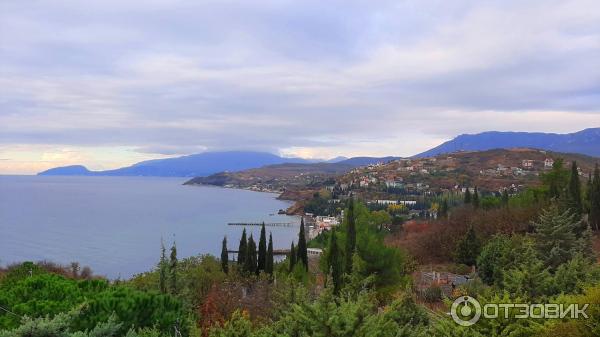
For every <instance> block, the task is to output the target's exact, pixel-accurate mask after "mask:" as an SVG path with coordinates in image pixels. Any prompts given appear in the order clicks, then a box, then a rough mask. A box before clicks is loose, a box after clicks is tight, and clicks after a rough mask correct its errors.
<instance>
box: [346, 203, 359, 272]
mask: <svg viewBox="0 0 600 337" xmlns="http://www.w3.org/2000/svg"><path fill="white" fill-rule="evenodd" d="M355 250H356V223H355V219H354V199H353V198H351V199H350V205H348V226H346V249H345V251H344V256H345V258H346V260H345V264H344V266H345V269H346V273H347V274H351V273H352V256H353V255H354V251H355Z"/></svg>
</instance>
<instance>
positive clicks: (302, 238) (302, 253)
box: [296, 218, 308, 270]
mask: <svg viewBox="0 0 600 337" xmlns="http://www.w3.org/2000/svg"><path fill="white" fill-rule="evenodd" d="M296 253H297V254H298V259H297V261H298V262H301V263H302V265H303V266H304V269H306V270H308V251H307V247H306V232H305V231H304V218H302V219H301V220H300V231H299V232H298V249H297V251H296Z"/></svg>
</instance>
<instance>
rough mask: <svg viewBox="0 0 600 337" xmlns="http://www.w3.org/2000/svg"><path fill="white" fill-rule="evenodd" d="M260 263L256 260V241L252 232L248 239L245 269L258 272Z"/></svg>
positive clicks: (249, 271)
mask: <svg viewBox="0 0 600 337" xmlns="http://www.w3.org/2000/svg"><path fill="white" fill-rule="evenodd" d="M257 268H258V265H257V260H256V243H255V242H254V238H253V237H252V234H250V238H249V239H248V250H247V251H246V263H244V271H245V272H246V273H257V271H258V269H257Z"/></svg>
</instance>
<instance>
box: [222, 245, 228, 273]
mask: <svg viewBox="0 0 600 337" xmlns="http://www.w3.org/2000/svg"><path fill="white" fill-rule="evenodd" d="M221 269H222V270H223V272H224V273H225V274H227V273H229V254H228V253H227V237H224V238H223V245H222V247H221Z"/></svg>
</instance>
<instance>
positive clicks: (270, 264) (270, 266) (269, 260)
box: [265, 233, 275, 275]
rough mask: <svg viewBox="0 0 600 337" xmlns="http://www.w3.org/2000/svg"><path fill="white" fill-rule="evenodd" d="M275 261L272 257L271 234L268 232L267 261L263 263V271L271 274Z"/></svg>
mask: <svg viewBox="0 0 600 337" xmlns="http://www.w3.org/2000/svg"><path fill="white" fill-rule="evenodd" d="M274 263H275V261H274V257H273V235H272V234H271V233H269V245H268V247H267V261H266V263H265V272H266V273H267V274H269V275H273V264H274Z"/></svg>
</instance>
